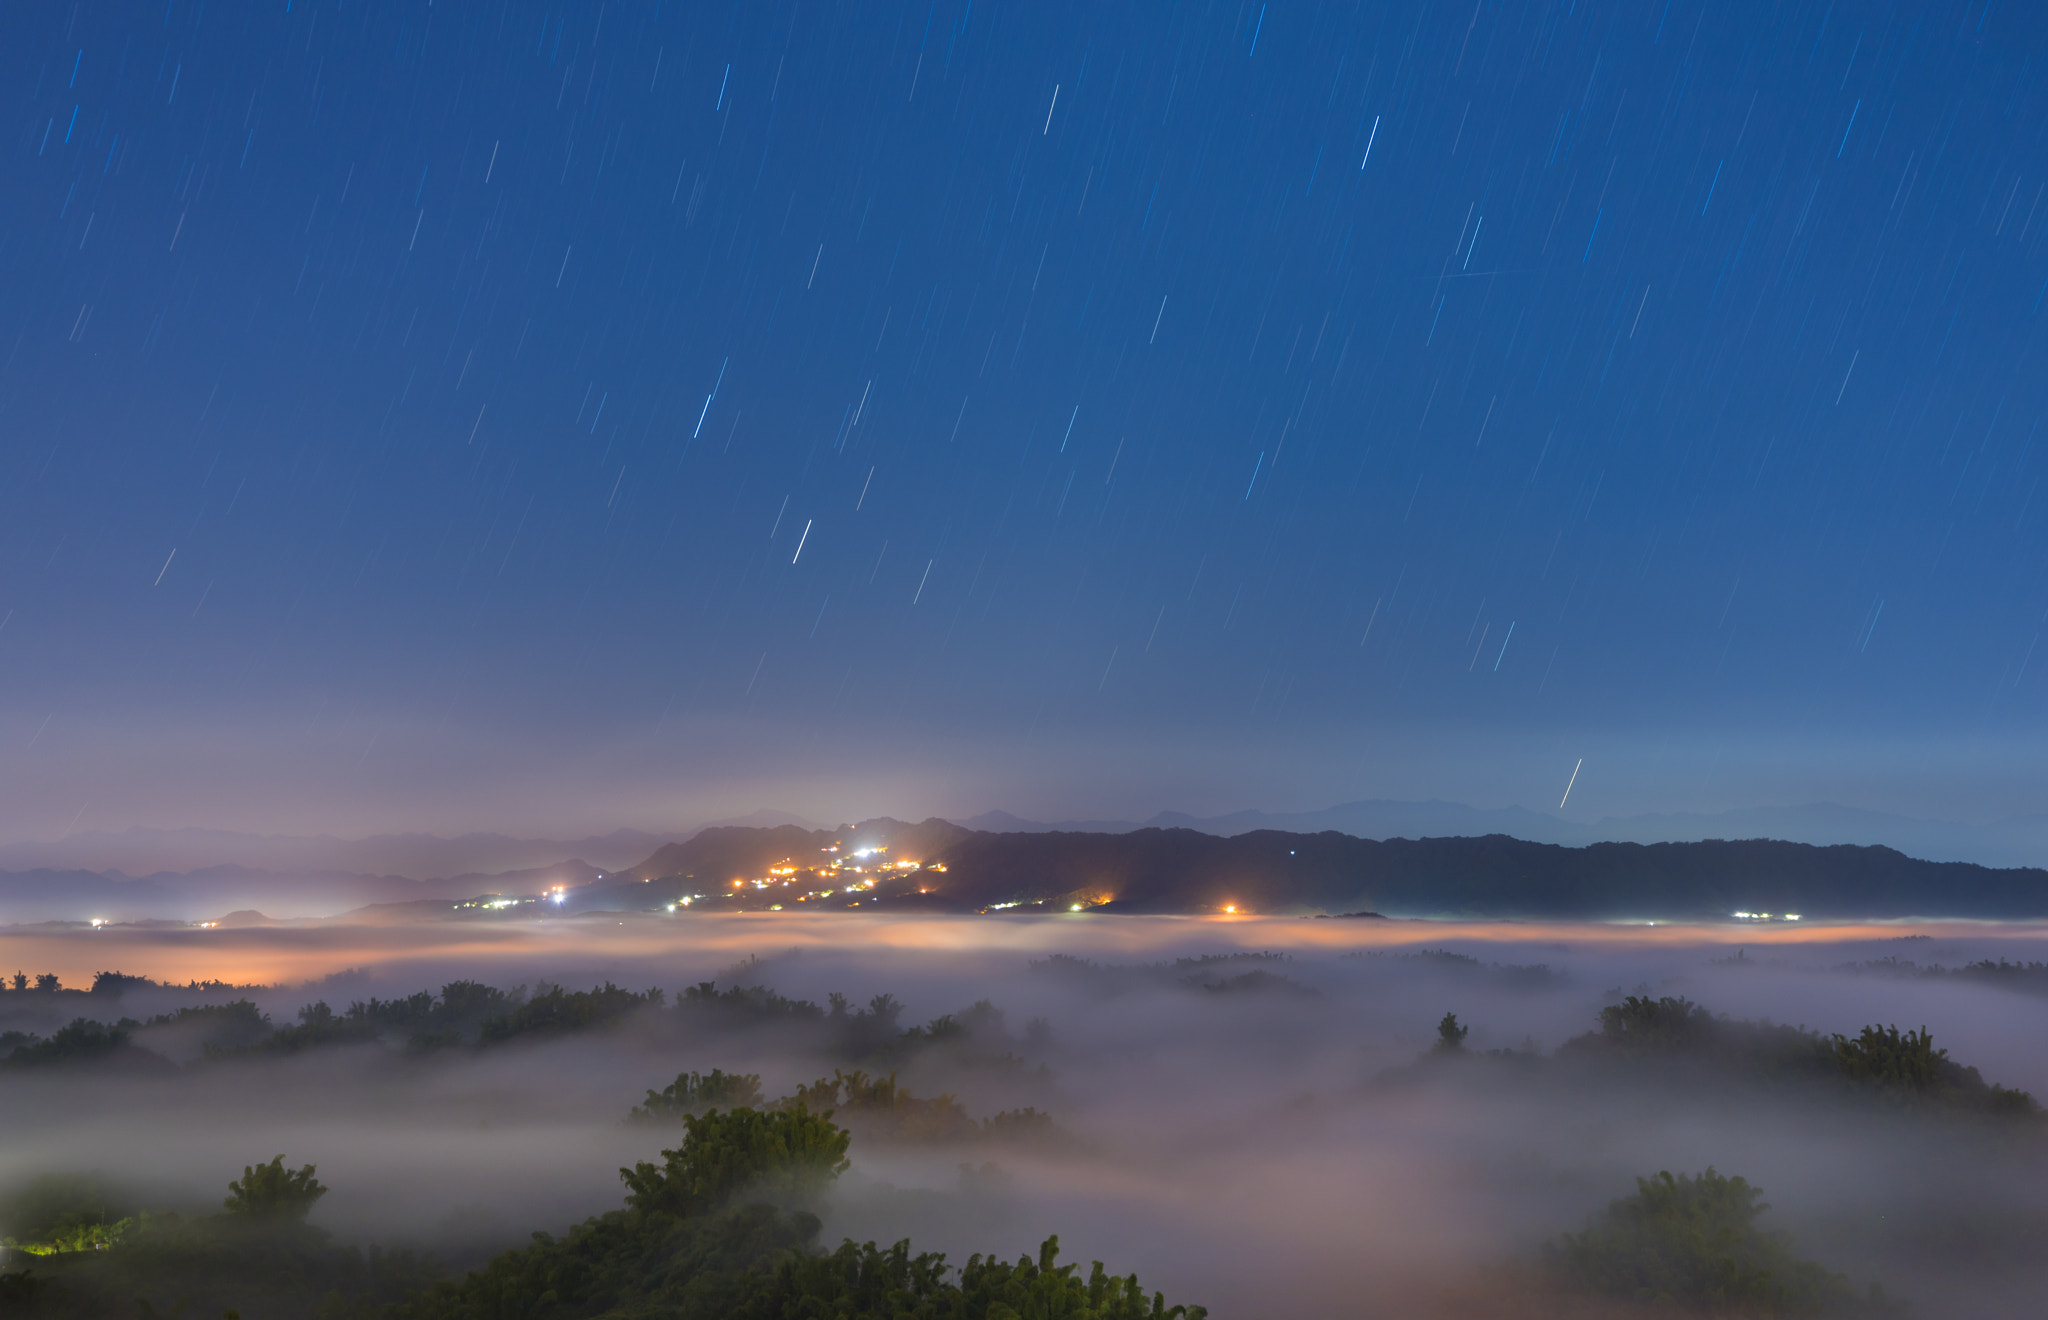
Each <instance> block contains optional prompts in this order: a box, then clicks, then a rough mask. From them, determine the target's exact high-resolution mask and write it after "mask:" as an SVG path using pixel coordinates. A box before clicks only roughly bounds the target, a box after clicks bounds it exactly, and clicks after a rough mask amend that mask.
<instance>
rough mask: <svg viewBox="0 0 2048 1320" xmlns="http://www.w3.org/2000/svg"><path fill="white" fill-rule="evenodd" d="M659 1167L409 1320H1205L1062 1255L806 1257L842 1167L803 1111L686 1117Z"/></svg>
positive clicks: (637, 1172)
mask: <svg viewBox="0 0 2048 1320" xmlns="http://www.w3.org/2000/svg"><path fill="white" fill-rule="evenodd" d="M683 1121H684V1123H685V1124H686V1125H687V1127H688V1137H687V1139H686V1140H685V1142H684V1143H683V1145H682V1146H681V1147H680V1148H678V1149H676V1150H671V1151H664V1152H662V1155H663V1160H664V1163H662V1164H660V1165H656V1164H651V1163H644V1162H643V1163H641V1164H638V1165H636V1166H635V1167H633V1168H632V1169H623V1170H621V1171H620V1176H621V1177H622V1178H623V1179H624V1181H625V1183H626V1186H627V1189H628V1195H627V1199H626V1205H625V1206H624V1207H623V1208H621V1209H619V1210H614V1211H612V1212H610V1213H608V1214H604V1215H599V1216H598V1217H596V1218H594V1219H590V1220H586V1221H584V1222H583V1223H581V1224H579V1225H577V1226H576V1227H575V1228H573V1229H571V1230H570V1231H569V1232H568V1233H567V1234H566V1235H565V1236H563V1237H560V1238H556V1237H552V1236H550V1235H548V1234H544V1233H543V1234H536V1235H535V1238H534V1242H533V1245H532V1246H529V1247H524V1248H521V1249H519V1250H517V1251H508V1252H505V1253H504V1254H502V1255H500V1256H497V1257H496V1258H494V1259H493V1260H492V1261H491V1262H490V1263H489V1264H488V1265H487V1266H485V1267H484V1268H483V1269H481V1270H477V1271H474V1272H472V1273H471V1274H469V1275H468V1276H467V1277H466V1278H464V1279H463V1280H461V1281H460V1282H451V1283H446V1284H442V1285H440V1286H439V1287H437V1288H435V1289H434V1290H433V1291H432V1292H431V1293H429V1294H428V1295H426V1296H425V1297H423V1298H420V1299H418V1300H417V1301H415V1302H414V1303H412V1304H411V1305H409V1306H407V1307H405V1308H403V1309H402V1310H401V1313H400V1314H401V1315H402V1316H403V1317H404V1318H405V1320H497V1318H498V1317H511V1316H519V1317H528V1316H534V1317H556V1316H561V1317H568V1316H576V1317H593V1318H595V1317H603V1318H605V1320H627V1318H628V1317H643V1316H644V1317H653V1316H660V1317H663V1320H781V1318H782V1317H812V1316H815V1317H821V1318H822V1317H831V1318H832V1320H885V1318H886V1320H899V1318H901V1317H917V1318H918V1320H1016V1318H1017V1317H1022V1316H1031V1317H1040V1316H1043V1317H1055V1316H1057V1317H1061V1318H1062V1320H1203V1317H1204V1316H1205V1315H1206V1314H1207V1313H1206V1311H1204V1310H1203V1308H1201V1307H1193V1306H1172V1307H1169V1306H1168V1305H1167V1304H1166V1300H1165V1298H1164V1297H1163V1296H1162V1295H1160V1294H1157V1293H1154V1294H1151V1295H1150V1296H1149V1297H1148V1296H1147V1295H1146V1293H1145V1292H1144V1290H1143V1289H1142V1288H1141V1287H1139V1285H1138V1280H1137V1277H1136V1276H1135V1275H1132V1276H1127V1277H1123V1278H1118V1277H1116V1276H1113V1275H1110V1274H1108V1273H1107V1272H1105V1271H1104V1269H1103V1267H1102V1265H1101V1263H1100V1262H1097V1263H1096V1264H1095V1265H1094V1266H1093V1267H1092V1269H1091V1271H1090V1273H1089V1276H1088V1278H1087V1279H1086V1280H1085V1281H1083V1280H1082V1279H1081V1278H1079V1277H1078V1268H1077V1266H1075V1265H1071V1264H1070V1265H1061V1264H1059V1263H1058V1256H1059V1239H1058V1238H1049V1239H1047V1240H1046V1242H1045V1243H1044V1244H1043V1245H1042V1246H1041V1247H1040V1248H1039V1251H1038V1254H1037V1256H1036V1257H1035V1258H1034V1257H1031V1256H1023V1257H1019V1258H1018V1259H1017V1260H1016V1261H1015V1262H1010V1261H1004V1260H999V1259H997V1258H995V1257H982V1256H979V1255H977V1256H973V1257H970V1258H969V1260H968V1262H967V1264H966V1266H965V1267H964V1268H963V1269H961V1270H960V1272H959V1274H958V1276H957V1278H956V1277H954V1276H953V1272H952V1271H951V1270H950V1269H949V1268H948V1267H947V1265H946V1261H945V1257H943V1256H941V1255H937V1254H934V1253H929V1252H925V1253H916V1254H913V1253H912V1251H911V1249H910V1244H909V1243H908V1242H899V1243H897V1244H895V1245H894V1246H892V1247H888V1248H881V1247H878V1246H876V1245H875V1244H874V1243H872V1242H869V1243H864V1244H855V1243H853V1242H850V1241H849V1242H845V1243H843V1244H841V1245H840V1247H839V1248H838V1249H837V1250H836V1251H832V1252H823V1253H821V1252H819V1251H817V1250H816V1249H815V1247H814V1246H813V1243H814V1241H815V1239H816V1237H817V1233H818V1230H819V1227H820V1225H819V1221H818V1219H817V1217H816V1216H815V1215H814V1214H812V1213H810V1211H808V1210H807V1209H803V1208H778V1206H776V1205H772V1204H768V1203H765V1201H764V1199H763V1198H766V1199H767V1200H773V1201H778V1202H781V1203H782V1204H783V1206H784V1207H801V1205H802V1204H803V1203H805V1202H810V1201H814V1200H815V1198H816V1197H817V1196H819V1195H820V1194H822V1193H823V1192H824V1191H825V1189H826V1188H827V1187H828V1186H829V1185H830V1183H831V1181H832V1180H833V1179H834V1178H836V1177H837V1176H838V1174H839V1173H840V1172H841V1171H842V1170H843V1169H844V1168H845V1167H846V1162H845V1158H844V1156H845V1151H846V1148H847V1142H848V1136H847V1134H846V1133H845V1132H844V1131H843V1130H841V1129H840V1128H838V1127H837V1126H836V1125H834V1124H833V1123H832V1122H831V1121H830V1120H829V1119H826V1118H824V1117H821V1116H819V1115H817V1114H813V1113H811V1112H810V1110H809V1109H807V1108H806V1107H804V1106H803V1105H801V1104H797V1105H793V1106H791V1107H789V1108H785V1109H780V1110H777V1111H774V1112H770V1113H761V1112H757V1111H755V1110H751V1109H735V1110H730V1111H726V1112H722V1113H721V1112H712V1113H708V1114H704V1115H690V1116H687V1117H685V1119H684V1120H683Z"/></svg>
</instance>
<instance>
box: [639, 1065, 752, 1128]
mask: <svg viewBox="0 0 2048 1320" xmlns="http://www.w3.org/2000/svg"><path fill="white" fill-rule="evenodd" d="M760 1106H761V1075H760V1074H759V1073H729V1072H725V1071H723V1070H721V1069H718V1068H713V1069H712V1070H711V1071H710V1072H708V1073H694V1072H686V1073H678V1074H676V1079H675V1080H674V1081H673V1082H670V1083H669V1084H668V1085H667V1086H665V1087H663V1088H662V1089H661V1090H659V1091H653V1090H650V1091H648V1093H647V1100H646V1103H644V1104H640V1105H636V1106H635V1107H634V1109H633V1112H632V1113H630V1114H628V1115H627V1116H626V1117H627V1118H629V1119H630V1120H632V1121H633V1122H636V1123H659V1122H680V1121H681V1120H682V1119H683V1117H684V1116H685V1115H689V1114H701V1113H703V1112H704V1111H705V1110H707V1109H732V1108H753V1109H758V1108H760Z"/></svg>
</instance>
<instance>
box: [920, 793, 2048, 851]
mask: <svg viewBox="0 0 2048 1320" xmlns="http://www.w3.org/2000/svg"><path fill="white" fill-rule="evenodd" d="M955 823H957V824H960V825H964V826H966V827H968V828H969V829H977V830H989V831H993V832H997V833H1029V834H1037V833H1046V832H1050V831H1055V830H1060V831H1067V832H1070V833H1071V832H1079V833H1101V834H1123V833H1128V832H1129V831H1131V830H1136V829H1143V828H1147V827H1151V828H1156V829H1191V830H1199V831H1201V832H1202V833H1204V834H1215V835H1221V836H1224V837H1226V838H1227V837H1230V836H1233V835H1238V834H1249V833H1251V832H1252V831H1254V830H1287V831H1291V832H1294V833H1301V834H1315V833H1320V832H1321V831H1323V830H1336V831H1338V832H1339V833H1342V834H1350V835H1353V836H1355V837H1357V838H1361V839H1439V838H1483V837H1485V836H1486V835H1489V834H1505V835H1508V836H1510V837H1512V838H1516V839H1524V840H1527V841H1529V842H1531V843H1558V844H1566V845H1569V846H1571V847H1584V846H1585V845H1587V844H1591V843H1690V842H1697V841H1699V840H1704V839H1779V840H1783V841H1785V842H1788V843H1811V844H1819V845H1832V844H1845V843H1846V844H1864V845H1879V846H1882V847H1887V848H1894V849H1897V850H1898V851H1899V852H1902V853H1905V854H1907V855H1908V856H1910V857H1919V858H1925V859H1927V860H1929V861H1937V862H1976V863H1978V864H1979V865H1983V866H2041V865H2048V816H2015V817H2011V818H2008V819H2005V820H2000V821H1995V822H1993V823H1991V824H1988V825H1969V824H1964V823H1961V822H1957V821H1939V820H1921V819H1917V818H1915V817H1911V816H1899V815H1893V814H1891V813H1889V812H1882V811H1865V810H1862V809H1860V808H1857V807H1845V806H1841V805H1839V804H1837V803H1833V802H1813V803H1807V804H1805V805H1803V806H1796V807H1745V808H1741V809H1738V810H1734V811H1720V812H1660V813H1656V814H1651V815H1642V816H1618V817H1616V816H1610V817H1607V818H1605V819H1603V820H1598V821H1594V822H1591V823H1590V824H1589V823H1582V822H1579V821H1571V820H1566V819H1564V818H1563V817H1561V816H1553V815H1551V814H1549V813H1548V812H1542V811H1531V810H1529V809H1528V808H1526V807H1498V808H1483V807H1468V806H1465V805H1464V804H1462V803H1458V802H1438V801H1427V802H1400V801H1389V800H1378V799H1376V800H1368V801H1362V802H1346V803H1343V804H1341V805H1339V806H1334V807H1329V808H1327V809H1325V810H1322V811H1299V812H1271V811H1238V812H1232V813H1230V814H1229V815H1223V816H1190V815H1187V814H1185V813H1182V812H1175V811H1166V812H1161V813H1159V814H1158V815H1156V816H1153V817H1151V818H1150V819H1148V820H1144V821H1113V820H1080V821H1062V822H1058V823H1046V822H1040V821H1030V820H1024V819H1021V818H1019V817H1016V816H1013V815H1011V814H1009V813H1008V812H1004V811H990V812H985V813H983V814H982V815H979V816H971V817H967V818H964V819H962V820H959V821H957V822H955Z"/></svg>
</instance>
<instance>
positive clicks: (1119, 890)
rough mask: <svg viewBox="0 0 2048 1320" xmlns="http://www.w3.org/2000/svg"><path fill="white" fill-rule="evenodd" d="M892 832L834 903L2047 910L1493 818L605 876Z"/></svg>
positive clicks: (1697, 912)
mask: <svg viewBox="0 0 2048 1320" xmlns="http://www.w3.org/2000/svg"><path fill="white" fill-rule="evenodd" d="M798 834H800V835H801V837H800V838H799V837H794V836H795V835H798ZM891 842H894V843H895V844H896V845H897V846H896V847H894V848H892V849H890V850H889V851H888V852H887V853H886V854H884V855H886V856H890V857H899V858H913V857H914V858H916V859H918V861H919V862H920V863H921V866H920V868H919V869H917V870H915V871H905V872H891V873H889V874H887V875H886V876H885V877H884V878H883V879H882V881H881V882H880V884H879V885H877V886H875V887H873V888H872V889H871V890H868V891H864V892H863V893H861V894H860V895H858V896H856V898H855V899H854V900H852V901H850V902H848V903H847V904H845V905H847V906H856V905H857V906H859V907H861V908H862V909H863V910H868V911H874V910H883V911H887V910H890V909H900V908H904V907H922V908H928V909H940V910H951V911H980V910H991V909H994V910H1004V911H1008V910H1015V909H1023V910H1030V909H1034V908H1035V909H1039V910H1045V909H1047V908H1053V907H1064V908H1071V907H1072V906H1074V905H1075V904H1080V905H1082V906H1084V907H1086V908H1090V909H1097V910H1103V911H1109V912H1153V913H1199V912H1221V911H1223V910H1225V909H1226V908H1229V907H1233V906H1234V907H1235V908H1237V909H1238V910H1239V911H1241V912H1257V913H1299V914H1315V913H1330V914H1340V913H1350V912H1367V911H1369V912H1379V913H1382V914H1385V915H1389V916H1494V917H1598V918H1629V917H1640V918H1645V919H1654V920H1666V919H1679V918H1689V917H1726V916H1727V915H1729V914H1730V913H1732V912H1736V911H1749V912H1770V913H1775V914H1784V913H1788V912H1790V913H1798V914H1801V915H1802V916H1804V917H1807V918H1865V917H1867V918H1885V917H1908V916H1922V917H1926V916H1932V917H1985V918H2014V917H2048V871H2043V870H2041V869H2039V868H2032V867H2030V868H2016V869H2009V870H1998V869H1993V868H1990V867H1984V866H1977V865H1974V864H1971V863H1966V862H1926V861H1920V860H1917V859H1914V858H1911V857H1907V856H1905V855H1904V854H1902V853H1899V852H1896V851H1894V850H1892V849H1890V848H1879V847H1856V846H1848V845H1842V846H1835V847H1816V846H1813V845H1810V844H1803V843H1783V842H1778V841H1774V840H1748V841H1720V840H1708V841H1706V842H1698V843H1658V844H1634V843H1598V844H1592V845H1590V846H1587V847H1583V848H1568V847H1562V846H1559V845H1555V844H1546V843H1529V842H1526V841H1524V840H1520V839H1513V838H1509V837H1507V836H1505V835H1490V836H1487V837H1484V838H1445V839H1385V840H1373V839H1360V838H1354V837H1352V836H1350V835H1347V834H1339V833H1336V832H1334V831H1332V832H1325V833H1321V834H1291V833H1284V832H1281V831H1276V830H1261V831H1257V832H1254V833H1250V834H1241V835H1237V836H1235V837H1232V838H1219V837H1217V836H1215V835H1211V834H1202V833H1198V832H1196V831H1194V830H1185V829H1142V830H1135V831H1132V832H1129V833H1120V834H1092V833H1057V832H1054V833H1030V834H1023V833H1015V834H1010V833H1005V834H997V833H989V832H981V831H968V830H963V829H960V828H959V827H957V826H950V825H946V824H945V822H925V823H924V824H922V825H908V824H904V823H902V822H897V821H871V822H867V823H865V824H862V825H858V826H852V827H844V828H842V830H840V831H836V832H825V833H819V834H816V835H813V834H811V833H808V832H801V831H772V830H758V831H756V830H745V829H729V830H721V831H717V832H716V834H715V837H709V838H700V839H699V840H692V841H691V842H690V843H688V844H683V845H671V847H670V848H669V849H665V850H663V852H662V853H658V854H656V856H655V857H652V858H650V859H649V860H648V863H646V864H643V865H642V866H641V867H637V868H635V869H634V872H633V874H634V875H635V876H636V877H637V879H638V880H640V881H642V882H651V883H635V884H630V885H628V886H622V887H620V888H618V889H614V890H612V891H611V893H612V894H613V895H615V896H616V899H615V901H617V902H618V903H619V905H622V906H644V905H649V904H652V903H655V902H666V901H670V900H672V899H673V898H674V897H675V896H677V895H679V894H682V893H686V892H689V891H691V890H692V889H697V890H700V891H701V890H706V889H709V890H712V891H713V892H716V891H717V890H719V889H724V890H725V893H724V897H725V898H726V899H729V900H733V901H735V902H742V903H743V905H745V906H759V905H765V904H766V903H767V902H769V901H775V902H788V901H789V900H788V899H787V898H785V897H783V895H786V894H789V893H791V892H801V891H803V890H804V889H805V888H806V886H807V880H806V879H805V878H803V877H799V878H797V879H795V880H793V881H790V882H788V883H787V884H786V885H785V882H783V881H782V880H779V879H778V880H777V881H776V882H775V885H774V887H773V888H771V889H768V890H766V891H761V890H757V889H755V887H754V886H752V885H747V886H744V887H740V888H741V892H733V889H732V888H727V887H728V886H731V885H732V881H733V880H734V879H737V878H741V877H753V876H765V875H767V874H768V868H770V867H772V866H776V865H778V864H786V863H794V865H795V866H797V867H800V868H806V869H808V868H809V867H811V866H813V865H817V864H818V863H817V862H816V860H815V859H817V858H819V857H821V856H823V855H826V854H825V850H826V849H833V852H834V854H835V855H836V854H837V850H836V848H834V845H835V844H841V845H843V846H844V847H845V848H847V849H849V850H850V849H852V848H854V847H856V846H872V845H875V844H889V843H891ZM699 853H701V854H702V855H701V856H699V855H697V854H699ZM686 876H687V877H688V879H685V877H686ZM707 881H708V882H709V883H708V884H707ZM845 892H846V893H849V894H850V893H852V892H853V891H852V890H850V889H849V890H846V891H845ZM870 894H872V897H870V896H869V895H870ZM757 895H758V899H757V897H756V896H757ZM589 897H590V898H593V899H595V898H597V897H598V895H597V894H595V893H592V894H590V895H589ZM812 901H813V902H815V901H816V897H814V898H813V900H812ZM605 905H609V904H605ZM819 905H820V906H823V905H825V904H819Z"/></svg>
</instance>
